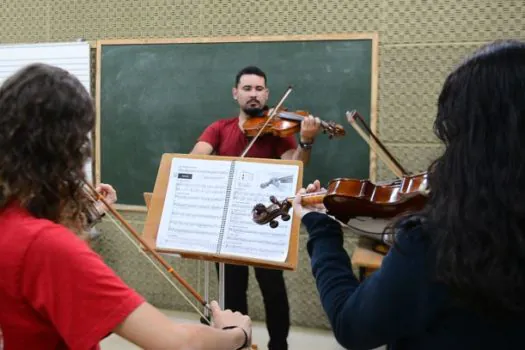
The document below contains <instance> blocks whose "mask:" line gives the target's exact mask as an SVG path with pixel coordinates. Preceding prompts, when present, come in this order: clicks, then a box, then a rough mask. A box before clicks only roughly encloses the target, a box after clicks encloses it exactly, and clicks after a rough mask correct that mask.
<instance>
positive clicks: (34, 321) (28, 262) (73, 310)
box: [0, 204, 144, 350]
mask: <svg viewBox="0 0 525 350" xmlns="http://www.w3.org/2000/svg"><path fill="white" fill-rule="evenodd" d="M143 302H144V299H143V298H142V297H141V296H140V295H138V294H137V293H136V292H135V291H133V290H132V289H130V288H129V287H127V286H126V285H125V284H124V282H123V281H122V280H121V279H120V278H119V277H118V276H117V275H116V274H115V273H114V272H113V271H112V270H111V269H110V268H109V267H108V266H106V265H105V264H104V262H103V261H102V259H101V258H100V257H99V256H98V255H97V254H96V253H95V252H93V251H92V250H91V249H90V248H89V246H88V245H87V244H86V243H85V242H84V241H82V240H81V239H80V238H78V237H77V236H76V235H75V234H73V233H72V232H71V231H70V230H68V229H66V228H65V227H64V226H61V225H58V224H55V223H53V222H51V221H49V220H45V219H37V218H35V217H33V216H32V215H31V214H30V213H28V212H27V211H26V210H24V209H22V208H20V207H19V206H18V205H16V204H12V205H10V206H8V207H7V208H6V209H4V210H1V211H0V328H1V329H2V333H3V337H4V346H5V349H8V350H19V349H20V350H28V349H44V350H45V349H53V350H60V349H90V350H92V349H99V345H98V343H99V342H100V340H102V339H103V338H104V337H105V336H107V335H108V334H109V333H111V331H112V330H113V329H114V328H115V327H116V326H117V325H118V324H120V323H121V322H122V321H124V319H125V318H126V317H127V316H128V315H129V314H130V313H131V312H132V311H133V310H135V309H136V308H137V307H138V306H139V305H141V304H142V303H143Z"/></svg>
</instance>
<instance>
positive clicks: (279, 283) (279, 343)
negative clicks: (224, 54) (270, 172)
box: [191, 66, 321, 350]
mask: <svg viewBox="0 0 525 350" xmlns="http://www.w3.org/2000/svg"><path fill="white" fill-rule="evenodd" d="M232 93H233V98H234V99H235V100H237V102H238V104H239V107H240V109H239V114H238V116H236V117H233V118H227V119H220V120H217V121H215V122H214V123H212V124H211V125H210V126H208V127H207V128H206V129H205V130H204V132H203V133H202V135H201V136H200V137H199V139H198V141H197V143H196V144H195V146H194V148H193V150H192V151H191V153H192V154H212V153H213V154H216V155H219V156H234V157H238V156H240V155H241V154H242V153H243V151H244V150H245V148H246V146H248V144H249V143H250V138H249V137H247V136H246V135H245V134H244V133H243V130H242V125H243V123H244V122H245V121H246V120H248V119H249V118H250V117H254V116H257V115H260V113H261V112H262V111H263V109H264V108H265V107H266V102H267V100H268V95H269V90H268V88H267V86H266V74H265V73H264V72H263V71H262V70H260V69H259V68H257V67H254V66H249V67H246V68H244V69H242V70H241V71H240V72H239V73H238V74H237V76H236V78H235V86H234V87H233V90H232ZM320 125H321V123H320V120H319V118H314V117H313V116H308V117H307V118H305V119H304V120H303V121H302V123H301V131H300V142H299V147H297V142H296V140H295V137H294V136H293V135H292V136H289V137H286V138H280V137H277V136H273V135H270V134H266V135H262V136H260V137H259V138H258V139H257V140H256V142H255V143H254V144H253V146H252V147H251V148H250V150H249V151H248V153H247V154H246V157H253V158H272V159H279V158H280V159H294V160H302V161H303V163H304V164H307V163H308V161H309V159H310V150H311V148H312V144H313V143H314V140H315V137H316V135H317V133H318V132H319V129H320ZM255 276H256V278H257V282H258V283H259V287H260V288H261V292H262V295H263V300H264V308H265V312H266V325H267V328H268V333H269V335H270V341H269V343H268V349H269V350H283V349H284V350H285V349H288V344H287V337H288V332H289V328H290V315H289V313H290V311H289V304H288V296H287V292H286V286H285V283H284V277H283V271H282V270H274V269H264V268H255ZM224 284H225V307H226V308H228V309H232V310H234V311H240V312H241V313H243V314H248V305H247V296H246V291H247V289H248V267H247V266H239V265H225V278H224Z"/></svg>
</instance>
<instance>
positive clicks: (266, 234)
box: [157, 158, 299, 262]
mask: <svg viewBox="0 0 525 350" xmlns="http://www.w3.org/2000/svg"><path fill="white" fill-rule="evenodd" d="M298 171H299V168H298V166H295V165H288V164H268V163H256V162H246V161H234V162H232V161H223V160H207V159H193V158H174V159H173V160H172V164H171V169H170V177H169V182H168V189H167V192H166V200H165V203H164V208H163V211H162V217H161V222H160V226H159V231H158V234H157V246H158V247H162V248H166V249H179V250H186V251H193V252H205V253H219V254H226V255H233V256H240V257H248V258H256V259H264V260H272V261H278V262H283V261H285V260H286V257H287V254H288V249H289V243H290V234H291V222H290V221H287V222H281V223H280V224H279V227H277V228H276V229H272V230H268V229H267V227H265V226H261V225H257V224H255V223H254V222H253V221H252V219H251V211H252V209H253V205H254V203H259V202H267V201H268V198H269V197H270V196H271V195H275V191H276V186H273V185H272V186H270V185H269V186H264V187H263V186H261V184H263V183H266V182H268V181H272V179H277V180H274V181H280V180H279V179H283V178H286V179H284V180H282V181H280V184H281V183H282V184H284V186H281V187H280V189H279V195H280V196H281V195H283V196H293V195H294V190H295V188H296V186H297V177H298Z"/></svg>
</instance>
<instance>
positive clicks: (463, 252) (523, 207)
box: [405, 41, 525, 316]
mask: <svg viewBox="0 0 525 350" xmlns="http://www.w3.org/2000/svg"><path fill="white" fill-rule="evenodd" d="M434 131H435V134H436V135H437V137H438V138H439V139H440V140H441V141H442V142H443V143H444V145H445V151H444V153H443V154H442V155H441V157H439V158H438V159H437V160H436V161H435V162H434V163H433V164H431V166H430V167H429V169H428V181H429V187H430V190H431V195H430V198H429V200H428V203H427V206H426V207H425V209H424V210H423V211H422V212H420V213H417V214H415V216H418V217H422V218H423V222H424V223H425V226H426V227H427V229H426V230H425V231H426V232H428V234H429V236H430V237H431V240H432V243H433V247H434V248H435V252H436V261H435V276H436V277H437V280H439V281H441V282H443V283H445V284H447V285H448V286H449V287H450V289H451V291H452V292H453V294H454V295H455V296H456V297H457V299H458V300H460V302H461V303H462V304H464V305H468V306H469V307H474V308H475V309H477V310H478V311H482V312H484V313H490V314H491V315H493V316H496V315H497V314H499V315H507V316H508V315H516V314H520V315H522V314H525V298H524V296H525V44H524V43H522V42H518V41H498V42H494V43H491V44H489V45H486V46H484V47H482V48H481V49H479V50H478V51H477V52H475V53H474V54H473V55H472V56H470V57H469V58H468V59H467V60H465V61H464V62H462V64H461V65H459V66H458V67H457V68H456V69H455V70H454V71H453V72H452V73H451V74H450V75H449V76H448V77H447V79H446V81H445V83H444V86H443V89H442V91H441V93H440V95H439V99H438V109H437V117H436V119H435V123H434ZM405 219H406V218H405Z"/></svg>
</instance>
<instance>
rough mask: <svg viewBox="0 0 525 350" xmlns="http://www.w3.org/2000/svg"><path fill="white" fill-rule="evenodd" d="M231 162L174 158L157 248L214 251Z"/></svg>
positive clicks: (222, 216) (222, 215)
mask: <svg viewBox="0 0 525 350" xmlns="http://www.w3.org/2000/svg"><path fill="white" fill-rule="evenodd" d="M230 168H231V161H222V160H217V161H209V160H205V159H191V158H173V160H172V162H171V169H170V174H169V181H168V189H167V191H166V199H165V201H164V207H163V209H162V216H161V220H160V226H159V230H158V235H157V247H162V248H168V249H181V250H186V251H191V252H204V253H216V252H217V242H218V240H219V237H220V236H219V234H220V228H221V226H222V222H223V218H224V211H225V209H224V203H225V199H226V196H227V193H228V184H229V178H230Z"/></svg>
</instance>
